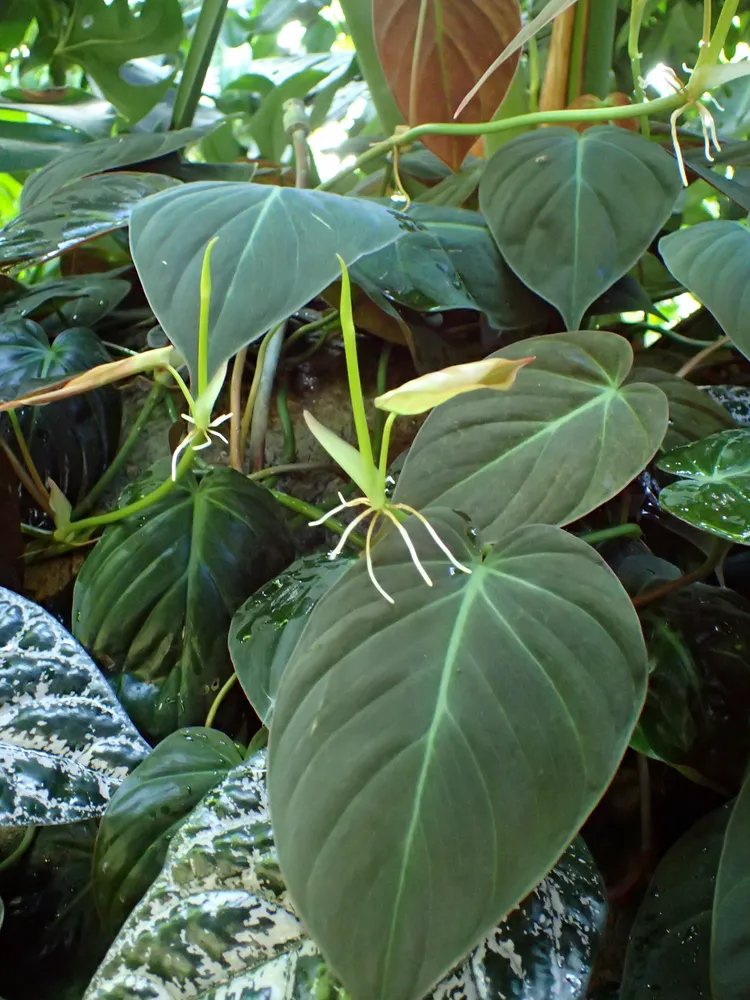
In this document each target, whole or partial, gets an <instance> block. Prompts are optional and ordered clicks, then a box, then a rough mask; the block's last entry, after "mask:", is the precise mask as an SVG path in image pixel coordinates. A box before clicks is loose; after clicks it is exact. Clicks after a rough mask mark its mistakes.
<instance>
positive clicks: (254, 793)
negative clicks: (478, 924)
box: [86, 752, 605, 1000]
mask: <svg viewBox="0 0 750 1000" xmlns="http://www.w3.org/2000/svg"><path fill="white" fill-rule="evenodd" d="M264 785H265V753H264V752H261V753H259V754H256V755H255V756H254V757H253V758H252V759H250V760H249V761H247V762H245V763H243V764H240V765H238V766H237V767H236V768H235V769H234V770H233V771H231V772H230V774H229V775H228V776H227V777H226V779H225V780H224V782H223V784H222V785H221V786H220V787H218V788H216V789H215V790H214V791H212V792H210V793H209V794H208V795H207V796H206V798H205V799H204V800H203V802H202V803H201V804H200V805H199V806H198V807H197V808H196V809H195V811H194V812H193V813H192V814H191V815H190V817H189V818H188V819H187V820H186V822H185V823H184V825H183V827H182V828H181V829H180V830H179V831H178V832H177V833H176V834H175V836H174V838H173V841H172V845H171V847H170V852H169V856H168V858H167V862H166V865H165V867H164V870H163V871H162V873H161V875H159V877H158V878H157V879H156V881H155V882H154V884H153V886H152V887H151V888H150V889H149V891H148V892H147V894H146V896H145V897H144V899H143V901H142V902H141V903H140V904H139V905H138V907H137V908H136V910H135V911H134V912H133V914H132V916H131V917H130V919H129V920H128V922H127V923H126V925H125V927H124V928H123V930H122V932H121V933H120V936H119V937H118V938H117V940H116V941H115V942H114V944H113V945H112V948H111V949H110V952H109V955H108V956H107V958H106V959H105V961H104V962H103V964H102V966H101V968H100V970H99V972H98V973H97V975H96V977H95V978H94V981H93V982H92V984H91V987H90V989H89V992H88V993H87V994H86V1000H151V998H152V997H154V996H155V995H156V993H157V992H158V991H159V990H163V989H165V988H166V989H168V990H170V991H175V990H178V991H179V995H182V994H183V991H184V992H185V993H187V992H188V991H190V990H195V989H200V990H201V991H202V992H201V996H203V997H205V998H206V1000H209V998H210V1000H226V998H228V997H229V996H240V995H241V996H243V997H244V996H248V997H250V996H258V995H260V994H261V993H262V995H263V997H264V998H265V1000H315V998H316V997H317V996H320V995H321V994H324V995H325V996H327V997H330V998H331V1000H334V998H339V1000H343V998H344V994H343V991H342V990H341V988H340V986H339V985H338V983H337V982H336V981H335V980H334V979H333V978H332V977H331V976H330V973H329V971H328V969H327V967H326V965H325V963H324V961H323V959H322V957H321V955H320V952H319V951H318V949H317V948H316V946H315V944H314V943H313V942H312V941H311V940H310V938H309V937H308V936H307V934H306V933H305V931H304V929H303V927H302V925H301V924H300V923H299V921H298V920H297V919H296V917H295V914H294V911H293V909H292V906H291V903H290V901H289V898H288V896H287V894H286V892H285V891H284V890H285V887H284V884H283V881H282V879H281V876H280V873H279V871H278V861H277V857H276V851H275V847H274V844H273V839H272V834H271V828H270V817H269V814H268V805H267V801H266V794H265V787H264ZM604 910H605V907H604V894H603V885H602V882H601V879H600V877H599V874H598V872H597V870H596V867H595V865H594V863H593V859H592V858H591V855H590V854H589V852H588V850H587V848H586V845H585V844H584V843H583V841H581V840H580V839H579V840H576V841H574V842H573V844H572V845H571V846H570V847H569V848H568V850H567V851H566V852H565V854H564V855H563V856H562V858H561V859H560V861H559V863H558V864H557V865H556V866H555V868H554V869H553V871H552V872H550V874H549V875H548V877H547V878H546V879H544V880H543V881H542V882H541V883H540V885H538V886H537V887H536V888H535V889H534V890H533V892H532V893H531V894H530V895H529V896H528V898H527V899H525V900H524V901H523V903H522V904H521V906H520V907H519V908H518V909H517V910H515V911H514V912H513V913H512V914H511V915H510V916H509V917H508V919H507V920H506V921H504V922H503V923H502V924H500V925H499V926H498V927H496V928H494V929H493V930H492V931H491V932H490V934H489V935H488V936H487V938H486V940H484V941H483V942H482V943H481V944H480V945H479V947H477V948H476V949H475V951H474V952H472V954H471V955H469V956H468V957H467V959H466V960H465V961H464V962H463V963H462V965H460V966H459V967H457V968H456V969H454V970H453V971H452V972H451V973H450V974H449V975H448V976H446V978H445V979H444V980H443V981H442V982H440V983H439V984H438V986H437V987H436V988H435V991H434V992H433V993H432V994H431V995H430V997H429V998H428V1000H447V998H449V997H450V998H451V1000H480V998H483V1000H502V998H503V997H507V996H515V995H517V991H519V990H520V991H522V993H518V995H519V996H521V995H522V996H524V997H526V996H530V995H532V994H533V995H534V996H536V995H537V994H538V995H540V996H541V995H544V997H545V1000H580V998H582V997H583V995H584V994H585V989H586V983H587V980H588V976H589V973H590V971H591V967H592V963H593V958H594V955H595V952H596V947H597V944H598V941H599V938H600V935H601V932H602V928H603V922H604ZM144 956H147V957H146V958H145V959H144ZM243 991H244V992H243ZM170 995H171V993H170Z"/></svg>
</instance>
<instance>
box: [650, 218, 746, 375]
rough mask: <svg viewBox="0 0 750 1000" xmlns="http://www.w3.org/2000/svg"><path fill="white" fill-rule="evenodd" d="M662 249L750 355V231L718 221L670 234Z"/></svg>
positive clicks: (677, 272)
mask: <svg viewBox="0 0 750 1000" xmlns="http://www.w3.org/2000/svg"><path fill="white" fill-rule="evenodd" d="M659 252H660V253H661V255H662V257H663V258H664V263H665V264H666V265H667V267H668V268H669V270H670V271H671V273H672V274H673V275H674V276H675V278H677V280H678V281H679V282H681V283H682V284H683V285H684V286H685V288H687V290H688V291H689V292H692V293H693V295H694V296H695V297H696V298H697V299H699V300H700V301H701V302H702V303H703V305H704V306H705V307H706V309H708V310H709V311H710V312H711V313H713V315H714V316H715V317H716V320H717V321H718V323H719V324H720V325H721V328H722V329H723V330H724V333H726V335H727V336H728V337H731V338H732V343H733V344H734V346H735V347H736V348H737V349H738V350H739V351H742V353H743V354H744V355H745V357H750V334H748V326H747V315H748V312H749V311H750V283H748V280H747V276H748V274H749V273H750V231H748V229H747V226H746V225H744V224H743V223H740V222H729V221H727V220H726V219H717V220H716V221H714V222H703V223H701V224H700V225H698V226H689V227H688V228H686V229H678V230H677V232H676V233H670V234H669V236H665V237H664V238H663V239H661V240H660V241H659Z"/></svg>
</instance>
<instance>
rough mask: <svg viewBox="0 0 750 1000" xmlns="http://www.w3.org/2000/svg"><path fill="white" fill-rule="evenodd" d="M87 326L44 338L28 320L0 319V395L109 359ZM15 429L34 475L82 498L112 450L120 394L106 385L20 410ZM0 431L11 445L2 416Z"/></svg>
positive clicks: (117, 428) (72, 496)
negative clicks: (19, 432)
mask: <svg viewBox="0 0 750 1000" xmlns="http://www.w3.org/2000/svg"><path fill="white" fill-rule="evenodd" d="M110 360H111V358H110V356H109V354H108V353H107V351H106V349H105V348H104V346H103V345H102V343H101V341H100V340H99V338H98V337H97V336H96V334H95V333H93V332H92V331H91V330H86V329H75V328H74V329H71V330H64V331H63V332H62V333H61V334H58V336H57V337H55V339H54V340H53V341H52V342H51V343H50V341H49V339H48V338H47V334H46V333H45V332H44V330H43V329H42V328H41V327H40V326H38V325H37V324H36V323H33V322H31V321H30V320H16V321H15V322H9V323H3V322H2V320H0V399H15V398H17V397H18V396H20V395H23V394H24V393H26V392H29V391H31V390H33V389H35V388H39V386H40V385H42V384H44V382H49V381H52V382H54V381H57V380H59V379H60V378H63V377H65V376H67V375H74V374H77V373H79V372H84V371H88V370H89V369H90V368H93V367H95V366H96V365H99V364H104V363H106V362H107V361H110ZM19 417H20V423H21V428H22V429H23V431H24V435H25V437H26V440H27V444H28V446H29V450H30V452H31V457H32V459H33V461H34V464H35V466H36V467H37V470H38V471H39V474H40V476H42V478H43V479H46V478H51V479H53V480H54V482H55V483H56V484H57V485H58V486H59V487H60V489H61V490H62V491H63V493H64V494H65V495H66V496H67V497H68V499H69V500H70V501H71V502H72V503H77V502H78V501H79V500H81V499H83V497H84V496H85V494H86V493H88V491H89V490H90V489H91V488H92V486H93V485H94V484H95V483H96V481H97V480H98V479H99V477H100V476H101V475H102V473H103V472H104V470H105V469H106V468H107V465H108V464H109V463H110V462H111V460H112V458H113V457H114V455H115V452H116V450H117V445H118V441H119V436H120V424H121V419H122V401H121V397H120V394H119V393H118V392H117V391H116V390H114V389H112V388H109V387H103V388H101V389H96V390H94V391H92V392H88V393H86V394H85V395H83V396H77V397H74V398H72V399H66V400H62V401H61V402H59V403H52V404H50V405H49V406H43V407H38V408H29V409H24V410H22V411H21V412H20V414H19ZM0 433H3V435H4V436H5V437H6V438H7V440H9V442H10V443H11V445H12V446H13V447H15V438H14V435H13V433H12V429H11V427H10V425H9V423H8V420H7V417H5V418H4V419H3V421H2V423H0Z"/></svg>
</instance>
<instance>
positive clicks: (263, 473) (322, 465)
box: [247, 462, 338, 483]
mask: <svg viewBox="0 0 750 1000" xmlns="http://www.w3.org/2000/svg"><path fill="white" fill-rule="evenodd" d="M319 469H338V465H336V464H335V463H332V462H289V463H285V464H284V465H269V466H268V468H267V469H261V470H260V471H259V472H251V473H250V475H249V476H248V477H247V478H248V479H252V481H253V482H254V483H259V482H260V481H261V480H262V479H271V478H273V477H274V476H283V475H285V474H287V473H290V472H314V471H316V470H319Z"/></svg>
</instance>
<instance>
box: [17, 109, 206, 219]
mask: <svg viewBox="0 0 750 1000" xmlns="http://www.w3.org/2000/svg"><path fill="white" fill-rule="evenodd" d="M209 131H211V130H210V129H205V128H183V129H178V130H177V131H175V132H157V133H143V132H135V133H133V134H132V135H117V136H114V137H112V138H108V139H98V140H97V141H96V142H89V143H87V145H86V146H85V147H84V148H82V149H74V150H71V151H70V152H66V153H65V154H64V155H63V156H61V157H58V159H57V161H56V162H55V163H53V164H51V165H50V166H49V167H46V168H45V169H44V170H40V171H38V172H37V173H36V174H34V176H33V177H30V178H29V180H28V181H27V182H26V184H24V186H23V193H22V195H21V205H22V207H23V208H24V209H28V208H31V206H32V205H36V204H37V203H38V202H40V201H44V199H45V198H49V197H50V195H53V194H57V192H58V191H60V190H61V189H62V188H64V187H65V186H66V185H67V184H70V183H71V182H72V181H79V180H81V179H82V178H84V177H89V176H91V175H92V174H99V173H102V172H103V171H105V170H121V169H122V168H123V167H134V166H137V165H138V164H141V163H147V162H148V161H149V160H156V159H159V158H160V157H162V156H168V155H169V154H170V153H175V152H177V151H178V150H180V149H183V148H184V147H185V146H188V145H190V143H193V142H198V141H199V140H200V139H203V138H204V137H205V136H206V135H207V133H208V132H209Z"/></svg>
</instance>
